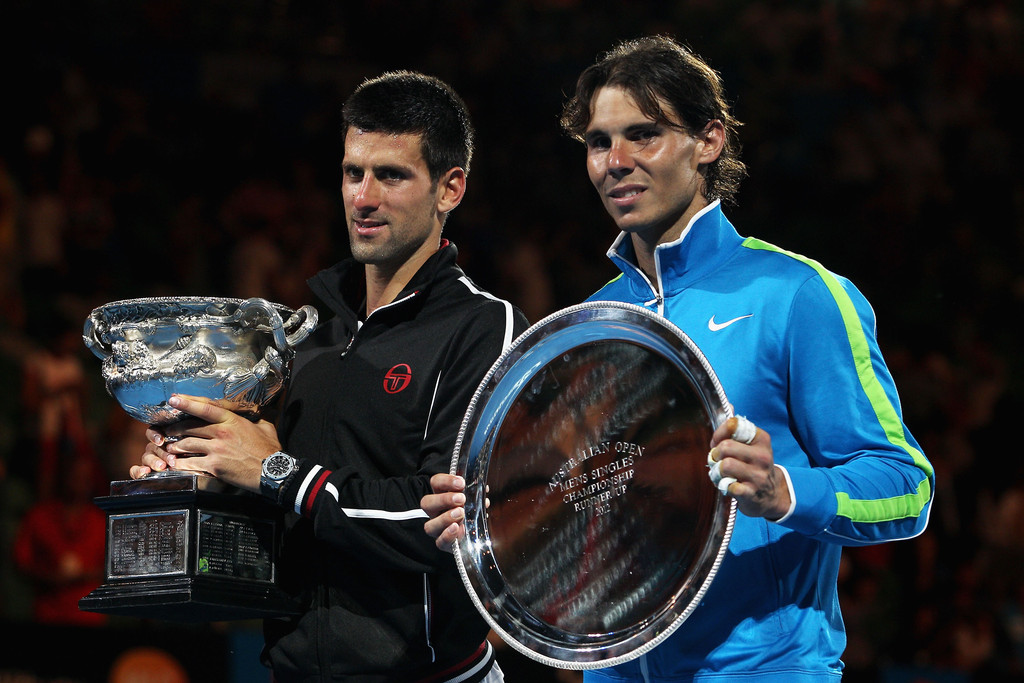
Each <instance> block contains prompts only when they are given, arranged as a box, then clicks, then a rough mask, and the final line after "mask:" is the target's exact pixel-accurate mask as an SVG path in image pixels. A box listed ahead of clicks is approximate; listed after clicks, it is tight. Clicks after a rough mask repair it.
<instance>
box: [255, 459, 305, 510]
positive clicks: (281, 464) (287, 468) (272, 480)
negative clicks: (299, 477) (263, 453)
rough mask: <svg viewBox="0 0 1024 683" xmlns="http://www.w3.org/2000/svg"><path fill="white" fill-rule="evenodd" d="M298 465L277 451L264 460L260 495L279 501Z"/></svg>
mask: <svg viewBox="0 0 1024 683" xmlns="http://www.w3.org/2000/svg"><path fill="white" fill-rule="evenodd" d="M297 469H298V465H297V464H296V462H295V458H293V457H292V456H290V455H288V454H287V453H284V452H282V451H277V452H276V453H271V454H270V455H268V456H267V457H266V458H264V459H263V472H262V473H261V474H260V493H262V494H263V495H264V496H267V497H268V498H273V499H274V500H275V501H276V500H277V497H278V493H279V492H280V490H281V487H282V486H284V484H285V482H286V481H288V478H289V477H291V476H292V474H293V473H294V472H295V470H297Z"/></svg>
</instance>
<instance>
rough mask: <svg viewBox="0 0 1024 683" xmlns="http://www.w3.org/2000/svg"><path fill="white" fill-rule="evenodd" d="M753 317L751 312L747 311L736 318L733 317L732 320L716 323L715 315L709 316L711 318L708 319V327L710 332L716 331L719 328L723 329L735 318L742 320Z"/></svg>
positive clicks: (735, 319) (734, 320)
mask: <svg viewBox="0 0 1024 683" xmlns="http://www.w3.org/2000/svg"><path fill="white" fill-rule="evenodd" d="M753 317H754V314H753V313H748V314H746V315H741V316H739V317H737V318H733V319H732V320H726V321H725V322H724V323H716V322H715V316H711V318H710V319H709V320H708V329H709V330H711V331H712V332H718V331H719V330H724V329H725V328H727V327H729V325H732V324H733V323H734V322H736V321H737V320H744V319H746V318H753Z"/></svg>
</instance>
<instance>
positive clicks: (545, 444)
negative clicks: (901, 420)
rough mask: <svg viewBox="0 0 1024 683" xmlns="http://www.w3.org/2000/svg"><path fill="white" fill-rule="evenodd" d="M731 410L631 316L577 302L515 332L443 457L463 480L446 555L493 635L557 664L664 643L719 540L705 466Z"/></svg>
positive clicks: (675, 334) (589, 661)
mask: <svg viewBox="0 0 1024 683" xmlns="http://www.w3.org/2000/svg"><path fill="white" fill-rule="evenodd" d="M731 415H732V408H731V407H730V405H729V403H728V401H727V400H726V397H725V393H724V391H723V390H722V387H721V385H720V384H719V383H718V379H717V377H716V376H715V374H714V372H713V371H712V369H711V367H710V366H709V365H708V363H707V360H706V359H705V358H704V356H703V354H701V352H700V350H699V349H698V348H697V347H696V346H695V345H694V344H693V342H692V341H691V340H690V339H689V338H688V337H687V336H686V335H685V334H683V333H682V332H681V331H680V330H679V329H678V328H676V327H674V326H673V325H672V324H671V323H669V322H668V321H666V320H665V319H664V318H663V317H661V316H658V315H656V314H654V313H651V312H650V311H647V310H646V309H643V308H640V307H638V306H633V305H630V304H619V303H613V302H591V303H585V304H580V305H578V306H574V307H571V308H567V309H565V310H563V311H560V312H558V313H555V314H553V315H551V316H548V317H547V318H545V319H544V320H542V321H541V322H539V323H537V324H536V325H534V326H533V327H531V328H530V329H529V330H527V331H526V332H525V333H524V334H523V335H522V336H520V337H519V339H517V340H516V341H515V342H514V343H513V344H512V346H511V347H510V348H509V349H508V350H507V351H506V352H505V353H504V354H503V355H502V356H501V358H499V359H498V360H497V361H496V362H495V364H494V366H493V367H492V368H491V370H490V372H489V373H488V374H487V376H486V377H485V378H484V380H483V381H482V382H481V384H480V386H479V388H478V389H477V392H476V395H475V396H474V398H473V401H472V403H471V404H470V406H469V409H468V411H467V413H466V417H465V419H464V421H463V424H462V429H461V430H460V433H459V438H458V442H457V443H456V447H455V454H454V458H453V461H452V471H453V473H456V474H459V475H462V476H464V477H465V478H466V484H467V487H466V497H467V502H466V535H465V537H464V538H462V539H460V541H459V542H458V544H457V547H456V552H455V557H456V561H457V562H458V566H459V571H460V573H461V574H462V578H463V581H464V583H465V585H466V588H467V589H468V591H469V593H470V596H471V597H472V599H473V601H474V602H475V603H476V606H477V609H478V610H479V611H480V613H481V614H482V615H483V616H484V618H485V619H486V620H487V622H488V623H489V624H490V625H491V627H492V628H493V629H494V630H495V632H497V633H498V634H499V635H500V636H501V637H502V638H503V639H504V640H505V641H506V642H508V643H509V644H510V645H512V647H514V648H515V649H516V650H518V651H519V652H521V653H523V654H525V655H527V656H528V657H531V658H532V659H535V660H537V661H540V662H542V663H544V664H547V665H549V666H555V667H559V668H564V669H593V668H598V667H607V666H612V665H615V664H618V663H621V662H624V661H627V660H630V659H633V658H635V657H638V656H640V655H641V654H643V653H644V652H647V651H648V650H650V649H651V648H653V647H655V646H656V645H657V644H658V643H660V642H661V641H662V640H664V639H665V638H666V637H668V635H669V634H670V633H672V631H674V630H675V629H676V628H677V627H678V626H679V624H681V623H682V622H683V621H684V620H685V619H686V618H687V617H688V616H689V615H690V613H691V612H692V611H693V609H694V608H695V607H696V605H697V604H698V603H699V602H700V599H701V597H702V596H703V595H704V592H705V591H706V590H707V587H708V585H709V584H710V582H711V580H712V579H713V578H714V575H715V572H716V571H717V569H718V565H719V563H720V562H721V559H722V556H723V555H724V553H725V549H726V547H727V546H728V542H729V537H730V536H731V534H732V526H733V520H734V518H735V502H734V501H733V499H732V498H726V497H723V496H721V495H720V494H719V493H718V491H717V490H716V489H715V487H714V486H713V485H712V484H711V481H710V480H709V479H708V476H707V466H706V465H707V451H708V443H709V442H710V440H711V433H712V432H713V431H714V429H715V428H716V427H717V426H718V425H719V424H721V423H722V422H723V421H724V420H726V419H728V418H729V417H730V416H731ZM488 499H489V506H488V503H487V502H486V501H487V500H488Z"/></svg>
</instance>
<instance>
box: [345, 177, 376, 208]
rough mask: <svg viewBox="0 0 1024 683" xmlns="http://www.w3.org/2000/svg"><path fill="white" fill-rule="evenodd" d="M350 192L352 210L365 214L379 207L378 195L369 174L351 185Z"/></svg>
mask: <svg viewBox="0 0 1024 683" xmlns="http://www.w3.org/2000/svg"><path fill="white" fill-rule="evenodd" d="M351 191H352V208H353V209H355V210H357V211H362V212H367V211H373V210H374V209H376V208H377V207H378V206H380V195H379V194H378V192H377V185H376V183H375V182H374V178H373V176H372V175H371V174H369V173H368V174H366V175H365V176H363V178H362V179H361V180H360V181H359V183H357V184H355V185H353V187H352V188H351Z"/></svg>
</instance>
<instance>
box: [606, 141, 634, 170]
mask: <svg viewBox="0 0 1024 683" xmlns="http://www.w3.org/2000/svg"><path fill="white" fill-rule="evenodd" d="M634 165H635V164H634V162H633V155H632V154H631V151H630V148H629V146H628V142H627V141H626V140H621V139H619V140H612V142H611V144H610V146H609V147H608V172H609V173H611V174H612V175H613V176H615V177H616V178H621V177H622V176H624V175H626V174H628V173H629V172H630V171H632V170H633V167H634Z"/></svg>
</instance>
